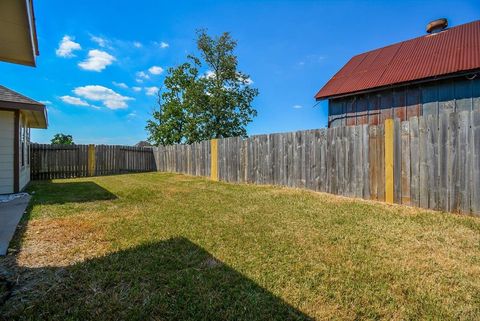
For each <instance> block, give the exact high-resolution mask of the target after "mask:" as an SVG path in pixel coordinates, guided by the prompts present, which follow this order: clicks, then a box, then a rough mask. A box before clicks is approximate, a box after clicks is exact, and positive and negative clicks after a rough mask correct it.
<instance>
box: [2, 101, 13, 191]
mask: <svg viewBox="0 0 480 321" xmlns="http://www.w3.org/2000/svg"><path fill="white" fill-rule="evenodd" d="M13 131H14V112H13V111H2V110H0V194H8V193H13Z"/></svg>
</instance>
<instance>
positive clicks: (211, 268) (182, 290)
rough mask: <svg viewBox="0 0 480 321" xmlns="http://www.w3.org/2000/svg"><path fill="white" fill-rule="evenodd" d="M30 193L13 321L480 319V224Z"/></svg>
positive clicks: (224, 196)
mask: <svg viewBox="0 0 480 321" xmlns="http://www.w3.org/2000/svg"><path fill="white" fill-rule="evenodd" d="M30 191H31V192H33V191H34V192H35V194H34V197H33V202H32V206H31V209H30V211H29V213H28V215H27V216H28V217H26V218H25V220H24V222H23V223H22V226H21V227H20V229H19V231H18V232H17V236H16V240H15V242H14V246H13V250H14V254H12V255H9V256H8V257H7V258H3V259H0V264H1V265H2V267H3V268H6V269H7V270H9V271H11V273H12V274H11V279H12V280H14V282H15V284H14V288H13V290H14V291H13V293H12V295H11V297H10V299H8V300H7V302H6V303H5V304H4V305H3V307H0V316H1V317H0V318H4V319H7V320H12V319H32V320H35V319H44V320H88V319H96V320H149V319H151V320H308V319H318V320H325V319H339V320H344V319H347V320H354V319H389V320H390V319H397V320H404V319H411V320H418V319H431V320H445V319H460V320H461V319H463V320H479V319H480V219H479V218H473V217H467V216H459V215H454V214H446V213H436V212H428V211H423V210H417V209H412V208H407V207H400V206H388V205H384V204H380V203H373V202H367V201H361V200H349V199H346V198H339V197H335V196H331V195H327V194H320V193H314V192H309V191H302V190H295V189H288V188H281V187H268V186H252V185H234V184H227V183H219V182H211V181H208V180H206V179H203V178H194V177H188V176H182V175H174V174H160V173H148V174H131V175H119V176H106V177H96V178H85V179H71V180H56V181H53V182H39V183H35V184H32V185H31V187H30ZM15 250H17V251H16V252H15Z"/></svg>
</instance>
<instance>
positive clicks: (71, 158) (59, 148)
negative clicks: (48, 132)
mask: <svg viewBox="0 0 480 321" xmlns="http://www.w3.org/2000/svg"><path fill="white" fill-rule="evenodd" d="M30 150H31V156H30V157H31V161H30V166H31V179H32V180H48V179H55V178H72V177H86V176H100V175H112V174H123V173H132V172H149V171H156V170H157V168H156V165H155V158H154V155H153V151H152V148H149V147H131V146H118V145H96V146H95V145H71V146H66V145H48V144H32V145H31V146H30Z"/></svg>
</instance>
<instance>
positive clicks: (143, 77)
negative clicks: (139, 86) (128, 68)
mask: <svg viewBox="0 0 480 321" xmlns="http://www.w3.org/2000/svg"><path fill="white" fill-rule="evenodd" d="M135 76H137V78H136V79H135V80H136V81H137V82H139V83H142V82H143V81H144V80H147V79H150V76H149V75H148V74H147V73H146V72H145V71H139V72H137V73H136V74H135Z"/></svg>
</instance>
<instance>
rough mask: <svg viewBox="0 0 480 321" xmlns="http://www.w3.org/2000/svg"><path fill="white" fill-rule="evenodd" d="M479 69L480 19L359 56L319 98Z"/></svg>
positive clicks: (335, 77)
mask: <svg viewBox="0 0 480 321" xmlns="http://www.w3.org/2000/svg"><path fill="white" fill-rule="evenodd" d="M475 69H480V20H478V21H474V22H470V23H467V24H464V25H459V26H456V27H453V28H449V29H445V30H443V31H441V32H439V33H434V34H429V35H425V36H422V37H418V38H414V39H411V40H407V41H403V42H399V43H396V44H393V45H390V46H387V47H383V48H379V49H376V50H372V51H368V52H365V53H362V54H360V55H357V56H355V57H353V58H352V59H350V61H349V62H348V63H347V64H346V65H345V66H343V68H342V69H340V71H339V72H337V73H336V74H335V76H333V77H332V79H330V80H329V81H328V82H327V84H326V85H325V86H324V87H323V88H322V89H320V91H319V92H318V93H317V94H316V95H315V98H316V99H317V100H320V99H325V98H330V97H334V96H341V95H347V94H351V93H356V92H361V91H365V90H370V89H373V88H379V87H385V86H390V85H394V84H401V83H407V82H411V81H419V80H422V79H429V78H436V77H439V76H443V75H447V74H454V73H460V72H468V71H470V70H475Z"/></svg>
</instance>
